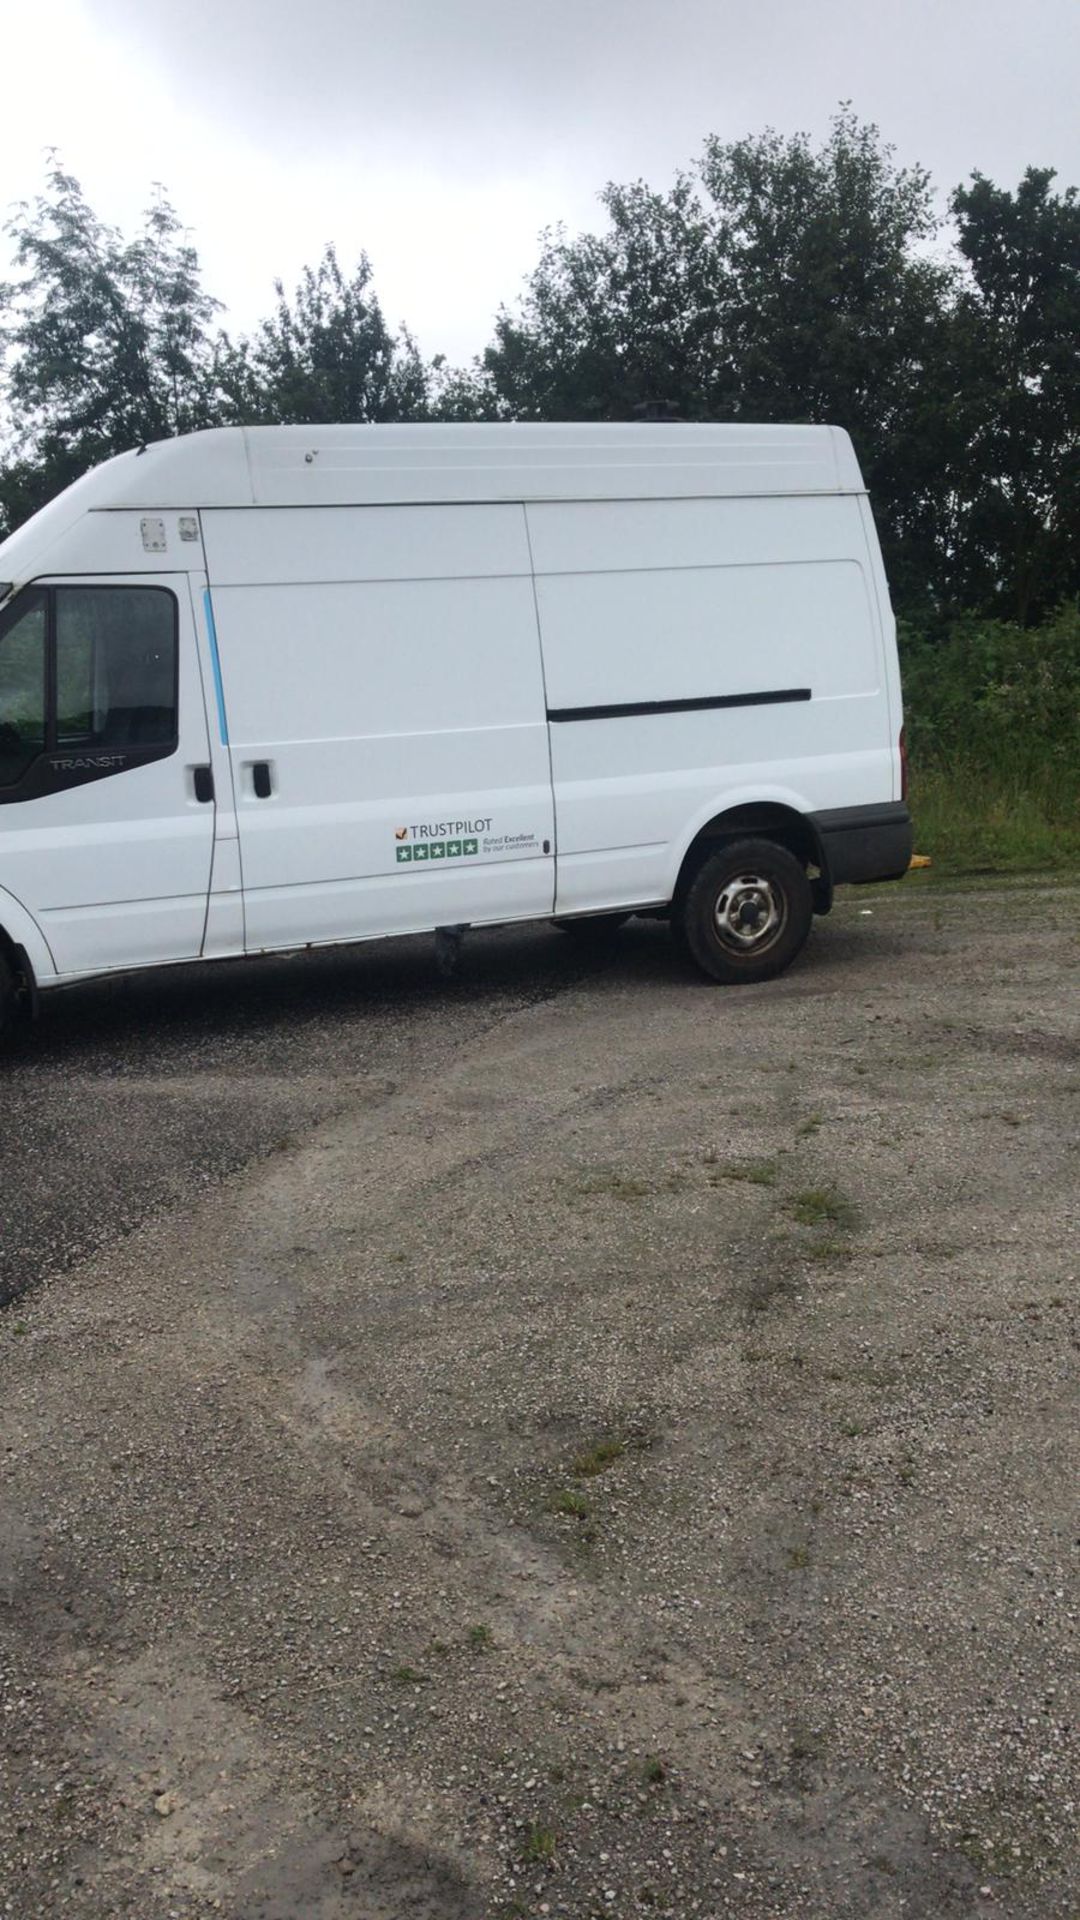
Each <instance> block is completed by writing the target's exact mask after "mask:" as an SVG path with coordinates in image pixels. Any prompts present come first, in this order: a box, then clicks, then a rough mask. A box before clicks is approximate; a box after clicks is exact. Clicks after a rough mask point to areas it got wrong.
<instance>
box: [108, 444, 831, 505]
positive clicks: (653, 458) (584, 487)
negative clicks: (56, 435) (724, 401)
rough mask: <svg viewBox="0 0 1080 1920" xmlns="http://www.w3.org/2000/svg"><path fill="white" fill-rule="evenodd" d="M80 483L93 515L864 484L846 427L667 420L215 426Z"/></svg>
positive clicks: (122, 460)
mask: <svg viewBox="0 0 1080 1920" xmlns="http://www.w3.org/2000/svg"><path fill="white" fill-rule="evenodd" d="M77 486H78V488H79V491H80V493H81V495H82V498H81V501H80V505H81V507H82V508H83V510H84V511H91V512H92V511H94V510H95V509H109V508H113V509H116V508H133V507H134V508H153V507H158V508H184V507H189V508H197V507H243V506H268V507H286V506H288V507H301V506H353V505H369V504H370V505H375V504H381V505H391V504H405V503H410V502H421V501H429V502H431V501H496V500H582V499H591V500H601V499H606V500H611V499H616V500H617V499H624V500H625V499H642V498H671V497H682V496H694V495H697V496H709V497H714V496H716V495H738V494H743V495H746V494H791V493H836V492H844V493H850V492H862V490H863V482H862V477H861V475H860V473H859V468H858V463H857V461H856V459H855V455H854V452H853V450H852V446H851V442H850V440H849V439H848V436H847V434H846V433H844V432H843V431H841V430H840V429H839V428H836V427H819V426H743V425H723V426H696V425H689V424H686V425H684V424H682V423H671V422H656V423H655V424H654V423H649V424H636V423H635V424H633V425H622V424H617V423H614V424H606V425H597V426H593V425H588V426H586V425H576V424H569V425H558V424H544V425H516V424H515V425H511V424H505V425H504V424H485V425H478V426H472V425H468V426H466V425H452V424H441V423H440V424H431V425H428V424H424V425H415V426H412V425H410V426H298V427H215V428H210V429H208V430H207V431H206V432H203V433H191V434H186V435H184V436H183V437H182V438H180V439H176V440H159V441H156V442H154V443H153V444H152V445H150V446H147V447H145V448H141V449H139V450H138V451H133V452H131V453H124V454H120V455H118V456H117V458H115V459H113V460H109V461H107V462H106V463H105V464H104V465H103V466H101V467H98V468H96V469H95V470H94V471H93V473H91V474H88V475H87V476H86V478H85V479H84V480H82V481H80V482H77Z"/></svg>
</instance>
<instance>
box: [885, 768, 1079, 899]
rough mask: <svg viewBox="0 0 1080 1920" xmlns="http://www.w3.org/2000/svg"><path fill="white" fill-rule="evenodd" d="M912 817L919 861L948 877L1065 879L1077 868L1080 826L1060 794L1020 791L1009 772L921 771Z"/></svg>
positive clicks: (915, 783)
mask: <svg viewBox="0 0 1080 1920" xmlns="http://www.w3.org/2000/svg"><path fill="white" fill-rule="evenodd" d="M911 811H912V815H913V817H914V819H915V823H916V839H917V841H918V846H919V851H920V853H929V854H930V856H931V858H932V859H933V862H934V870H936V871H938V872H939V873H942V874H949V873H1023V872H1031V871H1037V872H1040V873H1062V872H1068V871H1069V870H1070V869H1074V868H1076V867H1080V821H1077V820H1076V819H1075V818H1074V819H1073V820H1071V821H1070V820H1068V819H1067V818H1065V819H1063V818H1062V817H1061V799H1060V794H1059V793H1048V792H1046V791H1045V790H1044V789H1043V786H1042V782H1041V781H1040V782H1039V784H1038V786H1036V787H1035V788H1032V787H1031V786H1029V785H1026V784H1021V783H1020V782H1019V781H1018V780H1017V779H1016V777H1015V776H1013V775H1011V774H1010V773H1009V771H1008V769H1007V768H993V767H991V768H987V767H982V766H972V765H966V766H965V765H964V764H963V762H961V763H959V764H952V765H949V766H935V765H933V764H931V765H930V766H926V767H923V768H921V769H920V770H919V771H918V773H917V774H916V775H915V777H914V778H913V780H912V793H911Z"/></svg>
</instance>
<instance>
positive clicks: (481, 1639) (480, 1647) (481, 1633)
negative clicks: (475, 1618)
mask: <svg viewBox="0 0 1080 1920" xmlns="http://www.w3.org/2000/svg"><path fill="white" fill-rule="evenodd" d="M465 1638H466V1640H467V1641H468V1644H469V1646H470V1647H471V1648H472V1651H473V1653H487V1652H488V1650H489V1648H491V1647H493V1646H494V1644H495V1635H494V1634H493V1633H492V1631H491V1628H490V1627H485V1626H475V1627H470V1628H469V1631H468V1633H467V1634H466V1635H465Z"/></svg>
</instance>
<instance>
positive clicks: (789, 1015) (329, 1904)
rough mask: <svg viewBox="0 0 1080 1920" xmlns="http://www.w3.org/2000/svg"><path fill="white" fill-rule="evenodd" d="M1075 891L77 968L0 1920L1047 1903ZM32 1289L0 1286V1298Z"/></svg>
mask: <svg viewBox="0 0 1080 1920" xmlns="http://www.w3.org/2000/svg"><path fill="white" fill-rule="evenodd" d="M1078 978H1080V892H1078V891H1077V890H1076V889H1075V888H1069V887H1065V886H1059V887H1057V888H1056V889H1043V888H1033V887H1032V888H1026V889H1025V888H1021V889H1013V890H998V889H986V890H984V891H972V892H967V893H964V892H948V891H946V890H943V889H934V890H930V889H917V888H916V887H910V888H909V887H905V888H903V889H895V890H893V891H891V892H887V893H886V892H882V893H881V894H880V895H872V896H870V897H867V896H865V895H854V896H851V897H849V898H847V899H845V900H843V901H842V902H841V903H840V904H839V906H838V908H837V910H836V912H835V914H834V915H833V916H832V917H831V918H830V920H828V921H827V922H825V923H818V925H817V926H816V928H815V933H814V936H813V939H812V942H811V945H810V947H809V948H808V950H807V953H806V955H805V956H804V958H803V960H802V961H801V962H800V963H799V964H798V965H797V966H796V968H794V969H793V970H792V971H791V972H790V973H788V974H787V975H786V976H784V978H783V979H782V980H780V981H778V982H775V983H773V984H771V985H769V986H766V987H761V988H749V989H739V990H729V991H724V990H717V989H712V988H709V987H707V986H704V985H703V984H699V983H698V982H697V981H696V980H695V979H693V978H692V977H690V976H689V975H687V974H686V973H685V971H684V970H683V969H682V967H681V965H680V964H679V962H678V961H677V959H676V958H675V957H674V955H673V953H672V952H671V949H670V947H669V943H668V942H667V939H666V935H665V932H664V929H663V928H662V927H660V926H658V925H655V924H650V923H637V924H635V925H633V926H632V927H631V928H629V929H628V930H627V932H626V933H625V935H624V936H623V937H622V939H621V940H620V942H619V944H618V946H617V947H616V948H614V949H613V950H612V952H611V953H609V954H606V955H605V954H602V955H599V956H588V955H583V954H582V953H581V951H580V950H579V949H578V948H577V947H576V945H575V944H574V943H572V942H571V941H570V940H568V939H566V938H564V937H562V936H560V935H557V934H555V933H554V932H552V931H550V930H548V929H544V928H529V929H522V930H516V931H513V932H504V933H500V934H495V935H490V936H483V937H479V938H477V939H476V941H475V942H474V943H473V944H472V945H471V946H470V947H468V948H467V949H466V955H465V959H464V962H463V966H462V969H461V972H460V974H459V975H458V976H457V977H456V978H455V979H454V980H452V981H445V980H441V979H439V978H438V977H437V976H436V975H435V974H434V972H433V969H432V965H431V958H430V952H429V950H428V949H427V947H426V946H425V944H424V943H421V942H410V943H402V944H401V945H400V946H396V947H390V946H384V947H379V948H372V949H368V950H362V951H360V952H352V953H348V954H346V953H336V954H332V955H325V954H324V955H320V956H311V957H308V958H305V959H303V960H297V961H289V962H270V963H266V964H264V965H261V966H260V967H258V968H237V969H231V968H229V969H226V968H219V969H216V970H214V969H206V970H198V971H196V970H192V971H190V972H188V973H184V974H181V973H179V972H178V973H177V974H176V975H174V976H170V977H169V978H168V979H167V980H164V981H161V980H159V981H156V982H154V983H152V984H151V983H147V982H140V983H132V984H130V985H128V986H126V987H123V988H121V987H115V986H113V987H106V988H95V989H89V990H86V991H84V992H82V993H80V994H77V995H76V994H73V995H71V996H70V997H69V998H68V999H67V1000H65V1001H64V1002H61V1003H57V1004H56V1006H55V1008H54V1009H53V1011H52V1014H51V1017H50V1018H49V1020H48V1022H47V1024H46V1025H45V1027H44V1028H43V1029H42V1030H40V1031H39V1033H38V1035H37V1036H36V1037H35V1039H34V1040H33V1042H31V1043H30V1044H29V1045H28V1046H27V1047H26V1048H24V1049H23V1050H22V1051H21V1052H20V1053H19V1054H18V1055H16V1056H15V1058H14V1059H13V1060H11V1061H9V1062H8V1063H6V1066H5V1068H4V1077H3V1087H4V1099H5V1115H6V1118H7V1121H8V1125H7V1127H6V1128H5V1143H4V1147H3V1155H4V1162H5V1166H4V1185H3V1195H4V1231H3V1246H2V1260H3V1265H2V1268H0V1273H2V1275H3V1280H4V1284H5V1286H6V1288H7V1291H8V1294H9V1295H10V1296H11V1301H10V1304H9V1305H8V1306H7V1308H6V1310H5V1311H4V1312H3V1313H0V1447H2V1448H3V1461H4V1473H3V1480H2V1488H0V1714H2V1725H3V1729H4V1738H3V1743H2V1745H0V1913H2V1914H4V1915H5V1916H6V1915H11V1916H15V1917H16V1920H38V1917H39V1916H42V1915H44V1914H50V1915H51V1914H53V1913H57V1914H65V1915H73V1916H79V1920H98V1916H112V1915H118V1916H119V1915H124V1916H132V1920H134V1917H135V1916H138V1920H157V1917H158V1916H162V1917H163V1920H164V1917H166V1916H169V1917H171V1920H208V1917H209V1916H211V1915H226V1916H230V1917H233V1920H347V1917H349V1920H361V1917H362V1920H399V1916H404V1915H412V1916H418V1917H419V1920H513V1917H514V1916H528V1917H529V1920H531V1917H532V1916H534V1915H536V1916H539V1915H543V1914H551V1915H562V1916H568V1917H569V1920H592V1917H593V1916H596V1915H615V1916H627V1917H629V1916H638V1915H651V1916H659V1915H667V1916H672V1920H689V1916H700V1917H701V1920H708V1916H710V1915H711V1916H719V1915H727V1914H728V1913H735V1914H741V1915H745V1916H747V1917H748V1920H765V1917H766V1916H771V1917H775V1920H780V1917H781V1916H782V1917H783V1920H866V1917H869V1920H901V1916H904V1917H905V1920H912V1916H925V1920H931V1917H933V1920H937V1917H938V1916H942V1917H943V1920H952V1917H954V1916H962V1915H963V1916H967V1915H975V1914H999V1915H1008V1916H1012V1917H1013V1920H1073V1916H1075V1914H1076V1912H1077V1910H1078V1907H1080V1860H1078V1848H1077V1840H1076V1833H1077V1830H1078V1826H1080V1822H1078V1820H1077V1812H1078V1808H1080V1782H1078V1778H1077V1774H1078V1767H1077V1754H1076V1746H1075V1738H1076V1725H1077V1711H1076V1708H1077V1702H1076V1673H1077V1666H1078V1662H1077V1658H1076V1653H1077V1649H1076V1644H1075V1635H1076V1620H1077V1606H1078V1598H1077V1592H1078V1589H1077V1578H1076V1573H1077V1549H1078V1532H1080V1527H1078V1513H1077V1497H1076V1489H1077V1486H1078V1484H1080V1472H1078V1468H1080V1458H1078V1455H1080V1445H1078V1437H1080V1421H1078V1396H1077V1372H1078V1370H1077V1345H1078V1342H1077V1330H1078V1320H1077V1220H1078V1214H1080V1179H1078V1173H1080V1152H1078V1127H1077V1119H1078V1103H1077V1093H1078V1090H1080V1075H1078V1066H1080V992H1078ZM15 1296H19V1297H15Z"/></svg>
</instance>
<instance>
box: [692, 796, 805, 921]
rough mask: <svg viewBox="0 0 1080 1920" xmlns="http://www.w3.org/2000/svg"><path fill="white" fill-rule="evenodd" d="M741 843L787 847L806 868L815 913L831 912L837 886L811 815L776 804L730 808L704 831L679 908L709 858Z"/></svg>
mask: <svg viewBox="0 0 1080 1920" xmlns="http://www.w3.org/2000/svg"><path fill="white" fill-rule="evenodd" d="M735 840H775V841H776V842H777V843H778V844H779V845H780V846H782V847H786V848H787V850H788V852H789V853H791V854H794V856H795V858H796V860H798V861H800V862H801V864H802V865H803V866H804V867H805V868H806V871H807V875H808V877H809V880H810V888H811V893H812V895H813V900H814V912H815V913H828V911H829V908H830V907H831V906H832V883H831V881H830V879H829V870H828V865H827V863H826V859H825V852H824V849H823V847H822V844H821V838H820V835H819V834H818V831H817V829H816V827H815V826H814V823H813V821H812V820H811V819H810V818H809V817H808V815H807V814H805V813H800V812H799V811H798V809H797V808H795V807H789V806H785V805H784V804H783V803H782V802H781V801H776V800H760V801H758V800H755V801H750V802H748V803H747V804H745V805H743V806H738V807H729V808H728V809H727V811H726V812H724V813H718V814H716V815H715V816H714V818H713V819H711V820H708V821H706V823H705V825H704V826H703V827H701V828H699V830H698V832H697V833H696V834H695V835H694V838H693V839H692V840H691V842H690V845H689V846H688V847H687V849H686V852H685V854H684V855H683V859H682V865H681V866H680V868H679V876H678V879H677V880H676V882H675V892H674V895H673V898H672V907H673V909H675V910H678V909H679V908H681V906H682V904H683V902H684V901H685V899H686V895H687V893H688V892H689V889H690V887H691V886H692V885H693V882H694V879H695V877H696V875H697V874H698V873H699V872H700V870H701V868H702V867H703V866H704V864H705V862H706V860H708V859H709V858H710V857H711V856H712V855H713V854H714V853H716V852H718V851H719V849H720V848H721V847H724V846H728V845H730V844H731V843H732V842H733V841H735Z"/></svg>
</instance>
